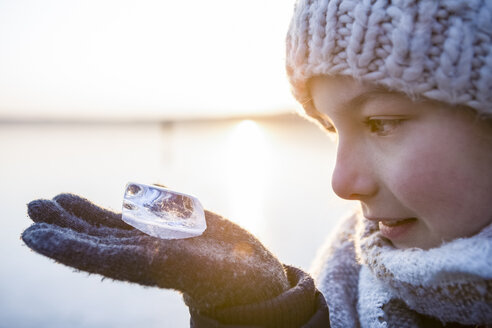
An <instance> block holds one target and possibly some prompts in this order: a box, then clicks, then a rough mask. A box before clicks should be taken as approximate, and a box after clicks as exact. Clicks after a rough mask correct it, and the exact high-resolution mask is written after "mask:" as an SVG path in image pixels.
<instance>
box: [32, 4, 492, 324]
mask: <svg viewBox="0 0 492 328" xmlns="http://www.w3.org/2000/svg"><path fill="white" fill-rule="evenodd" d="M287 72H288V75H289V78H290V81H291V83H292V86H293V91H294V95H295V96H296V98H297V99H298V100H299V102H300V103H301V104H302V105H303V107H304V109H305V113H306V114H307V116H309V117H310V118H312V119H313V120H315V121H317V122H318V123H319V124H320V125H321V126H322V127H323V128H325V129H326V130H327V131H328V132H329V133H331V134H333V135H334V136H335V139H336V142H337V145H338V148H337V159H336V167H335V170H334V172H333V179H332V185H333V189H334V190H335V192H336V193H337V194H338V195H339V196H340V197H342V198H345V199H350V200H354V201H356V202H358V203H359V204H360V211H359V212H358V213H356V214H354V215H353V216H351V217H349V218H347V219H346V220H344V221H343V222H342V224H341V225H340V227H339V228H338V230H337V231H336V233H334V235H333V236H332V238H331V239H330V240H329V242H328V244H327V246H326V247H325V248H324V249H323V250H322V251H321V252H320V254H319V256H318V259H317V261H316V264H315V267H314V270H313V276H314V278H315V280H316V287H315V285H314V284H313V280H312V279H311V278H310V276H309V275H308V274H306V273H304V272H302V271H301V270H298V269H295V268H292V267H289V266H282V265H281V264H280V262H278V260H277V259H276V258H275V257H274V256H273V255H272V254H270V253H269V252H268V251H267V250H266V249H265V248H264V247H263V246H262V245H261V244H260V243H259V242H258V241H257V240H256V239H255V238H254V237H252V236H251V235H249V234H248V233H247V232H245V231H244V230H242V229H241V228H239V227H237V226H235V225H234V224H232V223H230V222H228V221H226V220H224V219H222V218H220V217H218V216H217V215H214V214H212V213H209V212H207V224H208V228H207V230H206V231H205V233H204V234H203V235H202V236H200V237H196V238H191V239H184V240H176V241H169V240H158V239H155V238H153V237H150V236H146V235H144V234H142V233H140V232H139V231H136V230H135V229H132V228H131V227H129V226H126V225H125V224H124V223H123V222H122V221H121V220H120V216H119V214H116V213H110V212H108V211H106V210H103V209H101V208H99V207H96V206H94V205H93V204H91V203H90V202H88V201H87V200H85V199H82V198H80V197H77V196H74V195H70V194H68V195H67V194H65V195H60V196H57V197H55V199H53V200H50V201H48V200H37V201H34V202H32V203H31V204H29V215H30V216H31V218H32V219H33V220H34V221H35V222H36V223H35V224H34V225H33V226H31V227H30V228H28V229H27V230H26V231H25V232H24V233H23V236H22V237H23V240H24V241H25V242H26V244H27V245H28V246H30V247H31V248H33V249H34V250H36V251H38V252H40V253H42V254H44V255H47V256H50V257H52V258H55V259H57V260H58V261H60V262H62V263H64V264H67V265H70V266H74V267H76V268H78V269H82V270H86V271H89V272H96V273H100V274H103V275H105V276H108V277H111V278H115V279H120V280H128V281H132V282H137V283H140V284H143V285H152V286H158V287H162V288H174V289H178V290H180V291H182V292H183V294H184V297H185V301H186V303H187V304H188V305H189V306H190V312H191V325H192V326H196V327H235V326H237V327H240V326H248V327H252V326H255V327H260V326H266V327H330V326H331V327H444V326H445V327H450V326H453V327H465V326H470V327H477V326H483V327H486V326H487V325H492V206H491V204H490V193H491V192H492V173H491V172H490V167H491V166H492V125H491V123H490V119H489V115H490V114H492V92H491V91H492V1H488V0H472V1H470V0H468V1H466V0H453V1H451V0H449V1H444V0H443V1H435V0H432V1H431V0H421V1H417V0H413V1H411V0H398V1H396V0H395V1H388V0H361V1H354V0H301V1H299V2H298V3H297V5H296V8H295V11H294V16H293V19H292V22H291V25H290V29H289V32H288V36H287Z"/></svg>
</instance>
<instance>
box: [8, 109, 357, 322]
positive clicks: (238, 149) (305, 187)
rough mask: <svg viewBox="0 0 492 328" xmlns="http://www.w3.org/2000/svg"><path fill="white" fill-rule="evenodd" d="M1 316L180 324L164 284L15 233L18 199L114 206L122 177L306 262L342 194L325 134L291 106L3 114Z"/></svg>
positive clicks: (21, 223)
mask: <svg viewBox="0 0 492 328" xmlns="http://www.w3.org/2000/svg"><path fill="white" fill-rule="evenodd" d="M0 150H1V158H0V181H1V184H2V188H1V191H0V197H1V198H0V199H1V205H2V208H3V214H2V217H1V218H0V220H1V221H0V222H1V229H0V243H1V244H0V245H1V247H0V261H1V263H2V265H1V269H0V326H1V327H36V328H39V327H119V328H123V327H135V326H138V327H159V328H161V327H187V326H188V321H189V314H188V309H187V308H186V307H185V306H184V304H183V302H182V300H181V296H180V295H179V294H178V293H177V292H174V291H167V290H160V289H156V288H143V287H141V286H139V285H135V284H128V283H122V282H115V281H111V280H102V279H101V278H102V277H101V276H97V275H90V276H89V275H88V274H86V273H84V272H75V271H74V270H73V269H71V268H69V267H65V266H63V265H60V264H56V263H55V262H54V261H52V260H50V259H48V258H45V257H43V256H40V255H38V254H36V253H34V252H32V251H30V250H29V248H28V247H26V246H25V245H23V242H22V240H21V239H20V234H21V232H22V231H23V229H25V228H26V227H28V226H29V225H30V224H31V221H30V220H29V218H28V217H27V214H26V204H27V203H28V202H29V201H31V200H33V199H37V198H51V197H53V196H55V195H57V194H58V193H60V192H72V193H76V194H79V195H82V196H84V197H86V198H88V199H90V200H92V201H94V202H95V203H97V204H99V205H101V206H104V207H108V208H111V209H114V210H118V211H119V210H120V206H121V201H122V196H123V189H124V186H125V184H126V182H128V181H136V182H142V183H157V182H158V183H161V184H165V185H167V186H169V187H170V188H172V189H176V190H178V191H182V192H185V193H191V194H194V195H195V196H197V197H198V198H199V199H200V200H201V202H202V204H203V205H204V207H206V208H208V209H210V210H212V211H215V212H217V213H220V214H222V215H223V216H225V217H228V218H229V219H231V220H233V221H235V222H238V223H239V224H240V225H242V226H243V227H245V228H247V229H249V230H250V231H252V232H253V233H254V234H255V235H256V236H257V237H258V238H260V240H262V241H263V243H264V244H265V245H266V246H267V247H269V248H270V250H272V252H273V253H274V254H276V255H277V256H278V257H279V258H280V260H281V261H282V262H283V263H286V264H290V265H294V266H297V267H301V268H303V269H308V268H309V265H310V263H311V261H312V260H313V258H314V256H315V253H316V249H317V248H318V247H319V246H320V244H322V242H323V240H324V239H325V237H326V236H327V234H329V233H330V230H331V229H332V228H333V226H334V225H335V224H336V222H337V221H338V219H339V218H340V217H341V216H342V215H344V214H345V213H347V212H348V211H349V208H350V206H351V204H349V203H347V202H344V201H342V200H339V199H338V198H336V196H335V195H334V193H333V192H332V190H331V185H330V175H331V170H332V168H333V165H334V161H333V159H334V143H333V142H332V141H331V140H330V138H328V137H327V136H326V135H325V134H324V133H323V132H322V131H321V130H320V129H318V128H316V127H315V126H314V125H313V124H311V123H308V122H306V121H304V120H303V119H301V118H298V117H295V116H286V117H279V118H277V119H271V118H270V119H261V120H257V121H241V120H224V121H189V122H177V123H163V124H160V123H140V124H126V123H125V124H123V123H121V124H75V123H72V124H51V123H46V124H12V123H11V124H6V123H4V124H1V125H0Z"/></svg>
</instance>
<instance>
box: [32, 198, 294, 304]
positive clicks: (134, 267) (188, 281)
mask: <svg viewBox="0 0 492 328" xmlns="http://www.w3.org/2000/svg"><path fill="white" fill-rule="evenodd" d="M28 213H29V216H30V217H31V219H32V220H33V221H34V222H35V223H34V224H33V225H31V226H30V227H29V228H28V229H26V230H25V231H24V232H23V234H22V239H23V240H24V242H25V243H26V244H27V245H28V246H29V247H30V248H32V249H33V250H35V251H36V252H38V253H41V254H43V255H46V256H48V257H51V258H53V259H55V260H57V261H59V262H61V263H63V264H65V265H69V266H72V267H74V268H77V269H80V270H84V271H88V272H91V273H98V274H101V275H103V276H106V277H109V278H112V279H117V280H125V281H130V282H135V283H138V284H141V285H146V286H156V287H160V288H171V289H176V290H179V291H181V292H183V294H184V298H185V302H186V303H187V304H188V305H190V306H192V307H193V308H194V309H197V310H198V311H201V312H203V313H207V312H208V311H213V310H214V309H216V308H223V307H228V306H235V305H241V304H249V303H257V302H261V301H264V300H267V299H270V298H273V297H275V296H277V295H279V294H281V293H282V292H283V291H285V290H287V289H288V288H289V282H288V279H287V276H286V273H285V271H284V268H283V266H282V264H281V263H280V262H279V261H278V260H277V259H276V258H275V257H274V256H273V255H272V254H271V253H270V252H269V251H268V250H267V249H266V248H265V247H264V246H263V245H262V244H261V243H260V242H259V241H258V240H257V239H256V238H255V237H254V236H252V235H251V234H250V233H248V232H247V231H245V230H244V229H242V228H240V227H239V226H237V225H236V224H234V223H232V222H230V221H228V220H225V219H223V218H222V217H220V216H218V215H217V214H214V213H211V212H208V211H205V217H206V220H207V230H205V232H204V233H203V234H202V235H201V236H199V237H194V238H188V239H175V240H163V239H158V238H154V237H151V236H149V235H146V234H144V233H142V232H140V231H139V230H136V229H134V228H133V227H131V226H129V225H127V224H126V223H125V222H123V221H122V220H121V214H118V213H113V212H111V211H108V210H106V209H103V208H100V207H98V206H96V205H94V204H92V203H91V202H89V201H88V200H86V199H83V198H81V197H79V196H76V195H72V194H60V195H58V196H56V197H55V198H54V199H53V200H35V201H32V202H31V203H29V205H28Z"/></svg>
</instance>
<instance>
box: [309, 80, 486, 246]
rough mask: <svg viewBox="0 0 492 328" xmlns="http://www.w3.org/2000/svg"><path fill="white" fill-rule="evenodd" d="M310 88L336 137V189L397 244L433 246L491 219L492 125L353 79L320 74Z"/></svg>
mask: <svg viewBox="0 0 492 328" xmlns="http://www.w3.org/2000/svg"><path fill="white" fill-rule="evenodd" d="M310 90H311V96H312V99H313V103H314V107H315V108H316V110H317V112H315V113H312V116H313V117H317V119H318V120H319V121H320V122H321V123H322V124H323V125H324V126H325V127H326V128H327V129H328V130H330V131H332V132H335V133H336V138H337V160H336V166H335V170H334V172H333V177H332V186H333V190H334V191H335V193H336V194H338V195H339V196H340V197H342V198H345V199H353V200H358V201H359V202H360V205H361V208H362V212H363V214H364V217H365V218H366V219H367V220H371V221H377V222H378V223H379V229H380V232H381V234H382V235H383V236H384V237H386V238H388V239H389V240H390V241H391V242H392V243H393V245H394V246H395V247H397V248H408V247H419V248H423V249H428V248H431V247H435V246H439V245H440V244H441V243H442V242H443V241H449V240H453V239H455V238H459V237H466V236H471V235H473V234H476V233H477V232H479V231H480V230H481V229H482V228H484V227H485V226H487V225H489V224H490V223H491V222H492V199H491V194H492V127H491V125H490V123H489V122H485V121H480V120H478V119H476V118H475V116H474V115H473V114H472V113H470V112H468V111H466V110H463V109H454V108H450V107H449V106H447V105H444V104H441V103H436V102H430V101H419V102H413V101H412V100H410V99H409V98H407V97H405V96H403V95H400V94H397V93H391V92H388V91H387V90H384V89H382V88H379V87H375V86H372V85H369V84H363V83H359V82H357V81H355V80H353V79H351V78H342V77H336V78H335V77H316V78H313V79H312V80H311V81H310Z"/></svg>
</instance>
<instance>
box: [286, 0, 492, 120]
mask: <svg viewBox="0 0 492 328" xmlns="http://www.w3.org/2000/svg"><path fill="white" fill-rule="evenodd" d="M286 41H287V56H286V66H287V73H288V76H289V79H290V82H291V85H292V89H293V93H294V96H295V97H296V98H297V100H298V101H299V102H300V103H301V104H302V105H303V106H304V108H305V109H306V110H307V111H308V112H309V111H310V107H312V102H311V99H310V94H309V88H308V81H309V79H310V78H311V77H313V76H317V75H343V76H351V77H353V78H355V79H357V80H361V81H366V82H370V83H373V84H376V85H380V86H384V87H386V88H388V89H389V90H394V91H398V92H402V93H404V94H406V95H407V96H409V97H410V98H412V99H415V98H419V97H424V98H428V99H433V100H437V101H441V102H445V103H448V104H451V105H457V106H467V107H470V108H473V109H474V110H476V111H477V113H478V114H480V115H481V116H489V117H490V116H491V115H492V1H489V0H452V1H451V0H448V1H445V0H442V1H438V0H413V1H412V0H393V1H390V0H360V1H355V0H299V1H298V2H297V3H296V6H295V10H294V15H293V18H292V21H291V24H290V27H289V31H288V34H287V40H286Z"/></svg>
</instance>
